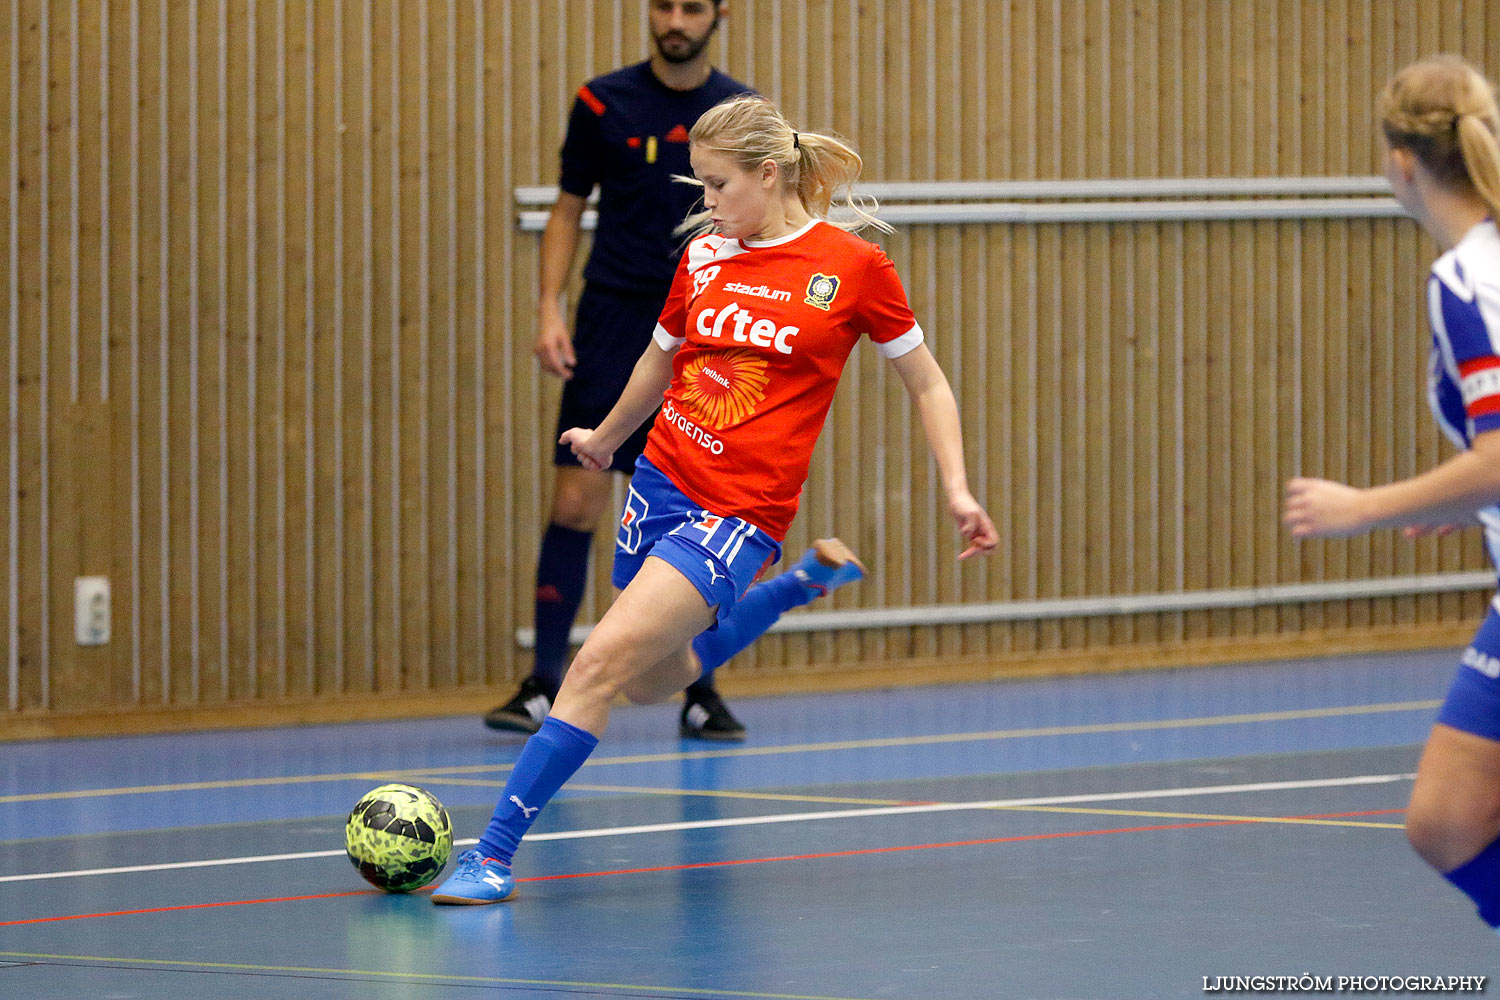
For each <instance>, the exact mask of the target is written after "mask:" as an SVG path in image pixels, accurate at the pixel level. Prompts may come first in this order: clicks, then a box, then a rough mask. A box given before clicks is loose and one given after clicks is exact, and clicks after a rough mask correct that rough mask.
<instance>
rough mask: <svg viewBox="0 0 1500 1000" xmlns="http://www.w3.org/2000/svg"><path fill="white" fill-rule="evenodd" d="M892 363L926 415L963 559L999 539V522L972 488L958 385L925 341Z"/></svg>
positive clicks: (919, 410)
mask: <svg viewBox="0 0 1500 1000" xmlns="http://www.w3.org/2000/svg"><path fill="white" fill-rule="evenodd" d="M890 360H891V367H892V368H894V369H896V374H898V375H900V376H901V382H902V384H903V385H905V386H906V392H907V394H908V395H909V396H911V400H912V403H913V404H915V406H916V408H917V413H918V414H919V415H920V416H921V418H922V429H923V430H924V431H925V432H926V434H927V444H928V446H929V447H931V448H932V454H933V456H934V457H936V458H937V464H938V471H939V473H940V474H941V475H942V478H943V491H944V492H945V493H946V494H947V495H948V509H949V511H951V512H952V514H953V518H954V520H955V521H957V522H958V529H959V531H960V532H962V534H963V537H964V541H965V542H967V543H968V548H966V549H965V550H964V551H963V552H962V553H960V554H959V558H960V559H967V558H968V557H969V556H972V555H975V554H976V553H988V552H992V551H994V549H995V546H996V545H998V544H999V542H1000V536H999V534H998V533H997V532H996V531H995V524H994V522H993V521H991V520H990V516H989V514H987V513H985V510H984V507H982V506H981V505H980V503H979V501H978V500H976V499H974V494H973V493H971V492H970V491H969V477H968V474H967V473H966V472H965V471H964V442H963V433H962V431H961V430H960V429H959V421H958V402H957V401H956V400H955V399H954V398H953V387H952V386H950V385H949V384H948V377H947V376H946V375H944V374H943V369H942V368H941V367H939V366H938V363H937V359H936V358H934V357H933V356H932V352H931V351H929V350H928V349H927V345H926V344H918V345H917V346H916V347H914V348H912V349H911V350H909V351H907V352H906V353H905V354H902V355H901V356H899V357H895V358H891V359H890Z"/></svg>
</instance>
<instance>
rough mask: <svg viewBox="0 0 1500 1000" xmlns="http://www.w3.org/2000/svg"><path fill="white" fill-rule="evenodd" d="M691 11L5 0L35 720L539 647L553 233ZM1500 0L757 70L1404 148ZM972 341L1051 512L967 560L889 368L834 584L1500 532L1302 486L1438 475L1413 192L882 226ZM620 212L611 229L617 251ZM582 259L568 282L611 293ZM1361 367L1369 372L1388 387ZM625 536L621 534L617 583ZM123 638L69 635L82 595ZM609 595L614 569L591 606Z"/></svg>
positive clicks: (486, 675) (843, 42)
mask: <svg viewBox="0 0 1500 1000" xmlns="http://www.w3.org/2000/svg"><path fill="white" fill-rule="evenodd" d="M645 27H646V18H645V5H644V4H643V3H640V2H637V0H598V2H595V3H588V4H576V5H567V6H565V7H564V8H562V9H561V14H560V16H559V17H557V18H555V19H548V18H541V17H537V16H534V11H531V10H530V9H528V8H525V7H524V6H520V5H513V4H505V3H496V2H494V0H422V2H410V3H407V2H397V0H374V2H372V3H350V2H348V0H285V2H280V0H211V2H202V3H200V2H188V0H130V2H120V3H103V2H84V3H76V4H75V3H64V2H60V0H3V2H0V85H3V86H4V87H5V88H6V93H5V95H4V96H5V100H4V105H3V106H4V107H5V108H6V109H7V110H8V111H9V123H8V125H7V127H6V128H5V129H4V130H3V136H4V144H3V145H4V155H3V157H0V161H3V164H0V176H3V178H4V186H5V191H4V195H3V198H0V219H3V220H4V225H5V230H4V231H5V235H6V240H5V247H6V249H5V264H4V267H3V268H0V286H3V287H4V289H5V293H6V305H7V309H6V312H5V314H4V316H3V318H0V322H3V323H4V324H5V325H6V327H7V329H8V331H9V335H8V340H7V349H6V350H5V351H4V352H0V368H3V371H4V373H5V392H4V395H3V400H0V442H3V459H0V462H3V466H4V475H3V476H0V481H3V483H4V490H3V500H0V504H3V507H4V510H3V513H0V521H3V525H4V530H3V531H0V565H3V566H4V575H5V580H6V592H5V597H4V600H3V606H4V609H3V612H0V617H4V619H5V621H6V626H7V633H8V641H7V644H6V647H5V657H6V670H5V683H6V686H7V701H6V704H7V709H8V710H9V711H10V712H11V713H12V714H15V713H20V712H38V711H41V712H45V711H56V712H68V711H73V710H84V709H88V708H102V707H115V708H121V709H125V708H130V707H132V706H143V707H144V706H157V705H183V706H198V705H209V704H213V703H216V702H225V701H229V702H233V703H256V702H266V703H272V702H277V701H281V700H284V699H287V698H290V699H308V698H338V697H342V696H353V695H363V694H367V693H378V694H388V695H393V696H394V695H399V694H401V693H403V692H405V693H442V692H452V691H457V690H462V689H465V688H472V687H475V686H478V685H483V684H490V685H503V684H507V683H509V682H510V681H511V680H512V679H513V678H515V677H516V676H518V675H520V674H522V673H524V672H525V671H526V669H527V668H528V666H529V661H528V655H527V654H526V653H525V652H524V650H521V649H519V648H518V646H517V644H516V643H515V640H514V632H515V629H516V628H517V627H519V626H525V625H529V624H530V592H531V575H532V572H533V568H534V564H535V558H536V548H537V540H538V536H539V534H540V528H541V522H542V519H543V517H544V516H545V511H546V507H547V502H548V500H549V499H550V498H549V496H548V487H547V484H548V482H549V480H550V470H549V466H550V456H551V450H552V449H551V443H550V440H549V435H550V433H551V430H552V422H553V420H554V418H555V407H556V401H557V395H558V389H559V387H558V384H557V383H556V381H555V380H553V379H550V378H547V377H544V376H542V375H541V374H540V373H539V371H538V368H537V366H536V364H535V362H534V360H533V359H532V357H531V355H530V346H531V343H532V339H533V337H534V334H535V330H534V316H535V288H536V280H537V251H536V244H537V241H536V238H535V236H534V235H533V234H529V233H521V232H519V231H518V230H517V228H516V226H515V224H514V218H513V208H514V206H513V202H512V196H511V192H512V191H513V189H514V188H515V187H517V186H519V185H536V184H550V183H553V182H555V179H556V170H557V150H558V147H559V145H560V143H561V140H562V135H563V127H564V123H565V121H566V117H567V114H568V110H569V107H570V105H571V102H572V100H573V94H574V92H575V91H576V89H577V86H578V85H579V83H581V82H582V81H583V80H585V79H587V78H588V77H589V76H591V75H593V74H596V73H599V72H603V71H606V70H608V69H611V68H614V67H615V66H618V65H620V64H621V63H623V62H627V61H636V60H638V59H640V58H643V57H644V55H645V53H646V51H647V46H648V45H649V39H648V37H647V34H646V30H645ZM1439 49H1454V50H1457V51H1461V52H1463V53H1465V54H1466V55H1467V56H1469V57H1470V58H1472V59H1474V60H1476V61H1477V62H1479V63H1480V64H1481V65H1484V66H1486V67H1487V68H1488V69H1489V70H1490V71H1491V74H1492V75H1493V74H1494V73H1496V72H1500V8H1497V7H1496V6H1495V5H1494V4H1487V3H1484V2H1482V0H1429V2H1423V3H1415V4H1376V5H1371V4H1365V3H1360V2H1356V0H1338V2H1334V3H1312V2H1309V0H1254V2H1251V3H1243V4H1238V3H1220V2H1207V3H1201V2H1189V0H1163V2H1160V3H1146V2H1144V0H1088V2H1086V3H1078V4H1045V5H1038V4H1034V3H1027V2H1021V0H1009V2H1005V3H996V4H981V5H973V4H965V3H962V2H960V0H942V2H937V3H930V4H917V5H911V4H904V3H898V2H896V0H879V2H875V3H863V4H860V3H854V2H853V0H816V2H812V3H806V4H802V3H791V2H789V0H756V2H754V3H746V4H735V5H734V6H733V10H732V11H731V15H730V17H729V18H728V19H727V20H726V21H725V22H724V24H723V26H722V28H721V31H720V37H719V38H718V39H717V40H716V41H715V42H714V43H713V47H712V50H711V51H713V52H714V53H715V56H716V60H717V62H718V64H719V65H721V66H722V67H723V68H724V69H726V70H727V71H728V72H730V73H731V74H733V75H735V76H737V77H740V78H741V79H745V80H747V81H748V82H750V83H751V84H752V85H754V86H755V87H757V88H758V89H759V90H760V91H762V92H763V93H765V94H767V95H769V96H772V97H773V98H775V99H777V100H778V101H779V102H780V103H781V104H782V106H783V108H784V110H785V111H786V112H787V113H788V115H789V116H791V117H792V118H793V119H794V120H795V121H797V122H798V123H799V124H800V125H801V126H802V127H804V128H813V129H832V130H834V131H837V132H838V133H840V134H842V135H844V136H845V137H847V138H848V139H849V140H850V141H851V142H852V143H853V144H854V145H855V147H856V148H858V149H859V150H860V151H861V153H862V154H863V156H864V158H865V163H866V176H867V177H868V178H869V179H872V180H878V181H894V180H941V179H1028V178H1095V177H1158V176H1164V177H1171V176H1226V177H1227V176H1276V175H1283V176H1303V175H1334V176H1337V175H1346V174H1356V175H1357V174H1369V173H1373V172H1375V171H1376V170H1377V169H1378V159H1377V157H1378V152H1377V149H1376V143H1377V134H1376V129H1375V123H1374V121H1373V115H1372V105H1373V99H1374V95H1375V92H1376V91H1377V90H1378V88H1379V87H1380V86H1381V85H1382V83H1383V81H1384V80H1385V79H1386V78H1387V77H1388V76H1389V74H1390V73H1391V72H1392V71H1393V70H1394V69H1395V68H1397V67H1398V66H1400V65H1402V64H1403V63H1405V62H1407V61H1409V60H1410V59H1412V58H1414V57H1416V56H1418V55H1420V54H1422V53H1426V52H1431V51H1437V50H1439ZM880 242H881V243H882V244H883V245H884V246H885V248H886V249H887V251H888V252H889V253H890V254H891V256H892V258H893V259H894V260H895V261H896V263H897V266H898V268H899V269H900V271H901V273H902V275H903V278H904V280H905V282H906V285H907V288H908V293H909V295H910V297H911V299H912V302H913V304H914V306H915V307H916V308H917V312H918V315H919V319H920V321H921V322H922V324H923V326H924V327H925V328H926V329H927V330H928V331H929V333H930V336H931V344H932V347H933V349H934V351H935V353H936V354H937V356H938V357H939V358H940V360H941V361H942V363H943V365H944V366H945V368H946V369H947V370H948V371H949V373H950V377H951V380H952V382H953V384H954V387H955V390H956V392H957V395H958V398H959V403H960V408H961V412H962V415H963V419H964V423H965V431H966V439H967V441H966V443H967V454H968V458H969V463H970V475H971V478H972V480H973V484H974V486H975V488H976V489H977V490H978V491H980V492H981V493H982V494H983V495H984V497H985V499H986V501H987V502H988V504H989V506H990V509H991V511H992V512H993V513H994V514H995V516H996V519H997V522H998V523H999V525H1000V528H1001V531H1002V534H1003V535H1004V537H1005V542H1004V544H1003V546H1002V552H1001V553H1000V554H999V555H998V556H997V557H996V558H995V559H993V560H990V561H988V562H987V563H981V564H973V563H970V564H965V565H963V566H958V565H956V564H955V563H954V562H953V556H954V554H955V553H956V548H955V545H954V539H953V538H952V537H951V536H952V533H951V529H950V528H949V525H948V522H947V520H946V513H945V510H944V504H943V500H942V495H941V489H940V486H939V483H938V480H937V477H936V470H935V467H934V465H933V464H932V462H931V460H930V458H929V456H928V452H927V449H926V444H925V440H924V438H923V435H922V432H921V429H920V426H919V425H918V424H917V422H916V420H915V414H914V413H913V412H912V409H911V407H910V405H909V403H908V402H907V400H906V399H905V395H904V393H903V392H902V391H901V388H900V384H899V381H898V380H896V379H893V378H892V377H891V376H890V374H889V370H888V366H886V365H885V364H884V363H883V362H881V361H880V359H879V358H878V356H876V355H875V354H874V353H873V352H870V351H864V350H862V351H861V352H859V353H858V354H857V355H856V356H855V357H854V358H853V359H851V362H850V365H849V367H848V369H847V372H846V375H845V382H844V385H843V386H842V388H841V390H840V392H839V394H838V396H837V397H836V400H835V403H834V406H833V410H832V413H831V417H830V422H829V430H828V433H827V434H826V435H825V438H824V440H823V441H822V442H821V443H820V445H819V450H818V452H817V455H816V456H815V459H814V463H813V467H812V469H813V472H812V479H811V481H810V482H809V484H808V487H807V490H806V493H805V497H804V503H803V514H802V516H801V517H800V518H799V520H798V522H797V523H796V524H795V525H794V526H793V529H792V532H791V534H790V535H789V537H788V551H789V553H790V554H791V555H792V556H795V555H796V553H797V552H798V551H799V550H800V549H801V548H802V547H803V546H805V545H806V544H807V542H808V541H809V540H810V539H811V538H813V537H816V536H819V535H824V534H830V533H838V534H840V535H842V536H844V537H846V538H848V539H850V540H851V541H852V542H854V543H855V544H856V547H857V548H858V549H859V551H860V552H861V554H862V555H864V556H865V557H866V561H867V562H868V563H869V564H870V566H871V569H872V577H871V579H870V580H869V581H868V582H866V583H865V584H862V585H860V586H858V587H855V588H850V589H849V590H847V591H843V592H841V593H840V594H838V595H837V596H836V597H834V598H833V599H832V601H830V602H828V605H827V606H831V607H837V608H854V607H880V606H890V605H902V604H954V603H962V602H974V601H1002V600H1028V599H1038V598H1051V597H1067V596H1083V595H1096V594H1102V593H1158V592H1163V591H1173V590H1178V589H1188V590H1192V589H1203V588H1213V587H1246V586H1258V585H1269V584H1275V583H1283V582H1292V581H1299V580H1339V579H1344V578H1361V577H1366V576H1377V577H1378V576H1388V575H1406V574H1413V573H1428V572H1434V571H1438V570H1444V569H1453V568H1466V567H1475V566H1478V565H1481V563H1480V560H1479V556H1478V553H1477V550H1476V547H1475V546H1474V544H1473V541H1472V539H1471V538H1466V537H1462V536H1459V537H1453V538H1446V539H1425V540H1420V541H1418V542H1408V541H1405V540H1402V539H1400V538H1398V537H1396V536H1395V535H1393V534H1384V535H1377V536H1372V537H1369V538H1364V539H1357V540H1352V541H1348V542H1338V543H1332V542H1328V543H1324V542H1319V543H1312V544H1307V545H1296V544H1293V543H1291V542H1290V541H1289V540H1288V539H1287V538H1286V537H1285V535H1284V533H1283V532H1281V531H1280V529H1279V526H1278V525H1277V523H1276V508H1277V506H1278V504H1279V497H1280V484H1281V482H1282V481H1284V479H1285V478H1286V477H1287V476H1289V475H1293V474H1297V473H1308V474H1325V475H1330V476H1334V477H1338V478H1348V479H1352V480H1353V481H1356V482H1373V481H1379V480H1385V479H1389V478H1394V477H1402V476H1409V475H1411V474H1413V473H1415V472H1417V471H1420V470H1421V469H1423V468H1426V467H1429V466H1430V465H1432V464H1434V463H1435V462H1436V461H1438V460H1440V458H1441V456H1442V455H1444V454H1446V451H1445V450H1444V446H1443V445H1442V444H1441V443H1440V442H1439V441H1438V439H1437V436H1436V434H1435V433H1434V432H1433V431H1432V429H1431V427H1430V426H1429V424H1428V423H1427V422H1426V420H1425V415H1424V413H1423V411H1424V409H1425V400H1424V394H1423V390H1422V386H1421V379H1420V374H1419V373H1420V367H1421V364H1422V359H1423V356H1424V352H1425V334H1424V333H1423V328H1424V325H1425V319H1424V316H1423V310H1422V304H1421V301H1420V295H1419V289H1420V280H1421V274H1422V272H1423V271H1424V269H1425V267H1426V266H1427V263H1428V261H1429V260H1430V257H1431V255H1432V253H1433V248H1432V246H1431V245H1430V242H1429V241H1428V240H1427V239H1426V237H1424V236H1422V235H1421V233H1420V231H1419V230H1418V229H1417V228H1416V227H1415V226H1414V225H1413V224H1412V223H1410V222H1408V221H1404V220H1354V221H1339V220H1328V221H1286V222H1275V223H1272V222H1245V223H1241V222H1234V223H1230V222H1215V223H1149V224H1080V225H1072V224H1069V225H1059V224H1048V225H1041V226H1007V225H995V226H912V227H907V228H905V229H903V231H901V232H899V233H897V234H894V235H892V236H890V237H881V238H880ZM587 249H588V241H587V239H585V240H584V242H583V246H582V247H581V248H580V260H581V258H582V256H583V254H585V253H586V252H587ZM578 288H579V285H578V281H577V279H576V276H575V278H574V280H573V281H572V282H571V283H570V284H569V286H568V290H567V295H568V297H569V299H570V300H572V299H574V298H576V294H577V291H578ZM1351 379H1353V380H1355V381H1358V382H1360V383H1364V384H1367V385H1368V386H1370V387H1371V391H1369V392H1352V391H1349V382H1350V381H1351ZM608 552H609V549H608V532H607V530H606V531H601V534H600V538H599V540H598V544H597V545H596V548H595V555H596V560H597V562H598V563H599V564H600V565H599V566H598V568H599V569H602V568H603V566H602V564H604V563H605V562H607V559H608ZM95 573H103V574H108V575H109V576H110V577H111V579H112V582H113V608H114V634H113V641H112V642H111V643H110V644H109V645H108V646H105V647H98V648H80V647H77V646H75V645H74V644H73V640H72V634H71V632H72V624H71V623H72V610H73V609H72V579H73V577H75V576H77V575H82V574H95ZM608 597H609V586H608V583H607V578H606V575H605V574H604V573H603V572H598V573H596V574H595V583H594V586H593V587H592V588H591V589H590V592H589V595H588V597H587V600H586V602H585V607H584V612H583V618H584V619H585V620H588V619H592V618H594V617H596V616H597V615H598V614H599V613H600V612H601V611H602V609H603V607H604V605H605V603H606V602H607V600H608ZM1479 603H1480V598H1479V597H1477V596H1474V595H1444V596H1433V597H1423V598H1388V599H1382V600H1378V601H1357V602H1347V601H1332V602H1326V603H1316V604H1311V605H1306V606H1289V607H1282V608H1274V609H1272V608H1267V609H1260V610H1256V611H1233V612H1228V611H1224V612H1188V613H1169V614H1160V615H1136V616H1121V617H1115V618H1110V619H1099V620H1095V621H1083V620H1074V621H1043V622H1017V623H1003V624H992V625H976V626H965V627H948V628H943V629H921V628H907V629H880V630H870V631H867V632H860V633H839V634H837V635H803V636H773V637H770V638H768V639H767V640H766V641H764V642H763V643H761V644H760V645H759V646H758V647H757V648H756V649H755V650H753V651H751V652H749V653H747V654H746V655H745V656H743V657H742V658H741V660H740V661H737V662H736V664H735V665H734V666H733V667H731V670H734V671H744V672H746V673H753V674H761V675H769V676H777V675H792V674H797V673H804V672H814V673H816V672H826V671H838V670H840V669H844V668H848V667H851V666H856V665H861V664H866V663H870V662H885V661H898V660H901V659H903V658H907V657H921V658H924V659H925V658H932V657H939V658H944V659H948V658H957V657H969V656H983V655H992V656H1016V655H1024V654H1026V653H1028V652H1038V651H1048V650H1056V651H1063V652H1069V651H1072V652H1075V653H1078V654H1079V655H1080V656H1081V655H1084V654H1086V653H1087V652H1088V651H1091V650H1092V651H1106V650H1109V649H1113V648H1118V647H1128V646H1135V645H1147V646H1150V645H1161V646H1163V647H1164V648H1173V647H1178V648H1187V646H1185V645H1184V644H1188V645H1191V644H1192V643H1197V642H1212V641H1218V640H1226V639H1242V638H1252V637H1260V636H1270V635H1275V634H1277V633H1297V632H1301V631H1309V632H1313V633H1317V632H1320V631H1333V632H1338V631H1349V632H1354V633H1357V632H1359V631H1361V630H1366V629H1369V628H1381V629H1385V628H1390V627H1396V628H1411V629H1414V630H1421V629H1424V628H1432V627H1434V626H1438V625H1443V624H1445V623H1449V622H1457V621H1462V620H1464V619H1465V618H1466V617H1467V616H1470V615H1472V614H1473V613H1475V611H1476V609H1477V608H1478V606H1479Z"/></svg>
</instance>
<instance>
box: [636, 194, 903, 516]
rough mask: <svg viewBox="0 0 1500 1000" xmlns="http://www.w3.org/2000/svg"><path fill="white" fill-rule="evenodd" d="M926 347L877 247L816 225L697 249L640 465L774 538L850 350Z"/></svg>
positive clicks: (682, 287)
mask: <svg viewBox="0 0 1500 1000" xmlns="http://www.w3.org/2000/svg"><path fill="white" fill-rule="evenodd" d="M865 334H868V335H869V336H870V339H871V340H873V341H875V343H876V345H877V346H878V347H879V348H880V351H881V353H882V354H884V355H885V356H886V357H887V358H896V357H900V356H901V355H903V354H905V353H906V352H907V351H910V350H911V349H913V348H914V347H916V346H917V345H919V344H921V343H922V328H921V327H920V326H918V325H917V321H916V318H915V317H914V316H913V315H912V312H911V307H910V306H909V305H908V304H907V301H906V290H905V289H903V288H902V287H901V279H900V278H899V277H897V276H896V269H895V267H894V266H892V264H891V261H890V258H888V257H886V255H885V253H884V252H883V251H882V250H881V249H880V248H879V247H878V246H876V245H875V244H873V243H868V242H866V241H865V240H862V239H860V238H859V237H858V236H854V235H852V234H850V233H847V232H845V231H844V230H842V229H839V228H838V227H836V226H830V225H828V224H827V223H826V222H819V221H814V222H810V223H808V224H807V225H806V226H804V227H802V228H801V229H799V230H797V231H796V232H795V233H791V234H789V235H787V236H784V237H782V238H780V239H776V240H768V241H765V242H759V241H748V240H745V241H742V240H731V239H725V238H724V237H722V236H702V237H699V238H698V239H695V240H693V241H692V242H691V243H690V244H689V245H688V249H687V253H686V254H684V255H683V258H682V261H681V263H679V264H678V266H677V275H676V277H675V278H674V279H673V280H672V290H671V292H670V293H669V294H668V296H667V302H666V306H665V307H664V308H663V309H662V313H661V319H660V321H659V322H658V323H657V327H656V342H657V345H658V346H660V347H661V348H662V349H663V350H667V351H676V352H677V356H676V357H675V358H674V359H673V362H672V383H671V385H670V386H668V388H667V393H666V400H665V402H664V403H663V404H662V408H661V413H660V414H659V415H658V416H657V418H656V423H655V425H654V426H653V427H652V428H651V434H650V437H649V438H648V439H647V441H646V458H647V459H649V460H650V461H651V463H652V464H653V465H655V466H656V467H657V468H658V469H660V470H662V472H664V473H666V475H667V476H668V477H669V478H670V479H671V480H672V482H673V483H675V484H676V485H677V488H678V489H680V490H682V492H683V493H685V494H687V496H689V497H691V498H692V499H693V500H694V501H695V502H697V503H698V504H700V505H702V506H703V507H704V508H705V509H707V510H711V511H713V512H714V513H716V514H722V515H728V516H733V517H739V518H743V519H744V520H746V521H749V522H750V523H751V524H753V525H755V526H756V527H758V528H760V529H761V530H762V531H764V532H766V533H767V534H769V535H770V536H771V537H773V538H775V539H776V540H777V541H781V540H782V539H784V538H785V537H786V531H787V528H788V526H790V525H791V523H792V518H793V517H794V516H796V513H797V501H798V498H799V497H800V496H801V495H802V484H803V483H804V482H806V480H807V467H808V465H809V463H810V462H811V461H812V452H813V446H814V445H815V444H816V443H817V440H818V434H819V432H821V431H822V429H823V421H824V419H825V418H826V417H827V415H828V407H829V405H830V404H831V403H832V402H833V393H834V390H835V389H836V388H838V381H839V375H840V373H842V372H843V370H844V362H845V361H846V360H847V359H848V357H849V352H850V351H851V350H853V348H854V345H855V344H856V343H857V342H858V341H859V338H860V337H861V336H864V335H865Z"/></svg>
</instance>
